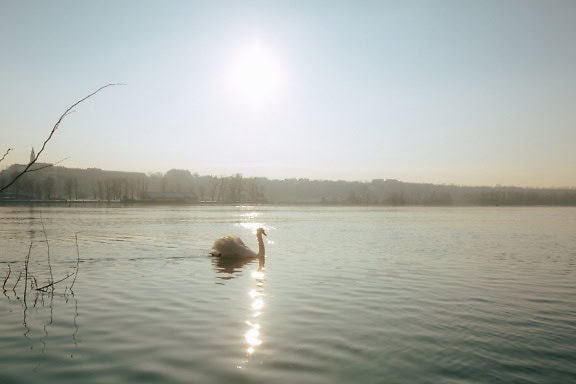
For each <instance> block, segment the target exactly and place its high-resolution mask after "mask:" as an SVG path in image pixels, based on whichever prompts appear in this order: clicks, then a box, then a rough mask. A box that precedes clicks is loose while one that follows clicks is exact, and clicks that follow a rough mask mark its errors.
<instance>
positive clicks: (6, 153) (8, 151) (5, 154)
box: [0, 148, 12, 162]
mask: <svg viewBox="0 0 576 384" xmlns="http://www.w3.org/2000/svg"><path fill="white" fill-rule="evenodd" d="M11 150H12V148H8V149H7V150H6V152H5V153H4V155H3V156H2V158H0V162H2V161H3V160H4V159H5V158H6V156H8V154H9V153H10V151H11Z"/></svg>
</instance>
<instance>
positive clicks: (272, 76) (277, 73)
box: [228, 42, 284, 104]
mask: <svg viewBox="0 0 576 384" xmlns="http://www.w3.org/2000/svg"><path fill="white" fill-rule="evenodd" d="M283 77H284V76H283V73H282V68H281V65H280V63H279V62H278V61H277V60H276V59H275V58H274V57H272V56H271V55H270V54H269V53H267V52H266V51H265V50H264V48H263V47H262V46H261V44H260V43H259V42H253V43H252V45H251V46H249V47H247V48H245V49H243V50H241V51H239V52H238V53H237V54H236V55H235V56H234V57H233V58H232V60H231V63H230V68H229V72H228V84H229V86H230V88H231V91H232V93H233V94H234V95H236V96H237V97H239V98H242V99H245V100H247V101H251V102H253V103H257V104H261V103H265V102H268V101H270V100H271V99H273V98H274V97H275V96H277V95H278V93H279V92H280V91H281V89H282V86H283Z"/></svg>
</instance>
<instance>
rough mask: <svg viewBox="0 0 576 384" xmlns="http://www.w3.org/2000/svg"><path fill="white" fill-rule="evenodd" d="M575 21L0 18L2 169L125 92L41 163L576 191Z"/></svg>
mask: <svg viewBox="0 0 576 384" xmlns="http://www.w3.org/2000/svg"><path fill="white" fill-rule="evenodd" d="M575 18H576V1H574V0H566V1H555V0H550V1H545V0H540V1H530V0H493V1H492V0H482V1H472V0H471V1H460V0H453V1H430V0H426V1H405V0H398V1H385V0H382V1H334V0H332V1H314V0H309V1H270V0H268V1H202V2H201V1H170V0H163V1H102V0H99V1H48V0H47V1H23V0H19V1H10V0H0V52H1V54H0V80H1V81H0V152H2V153H4V151H5V150H6V149H7V148H8V147H12V148H14V150H13V151H12V152H11V154H10V156H9V157H8V159H7V160H5V161H4V162H3V163H2V164H0V169H1V168H4V167H6V166H7V165H9V164H12V163H24V162H27V160H28V157H29V153H30V148H31V147H32V146H34V147H35V148H36V150H38V149H39V147H40V146H41V144H42V142H43V141H44V139H45V138H46V137H47V135H48V133H49V132H50V130H51V128H52V126H53V124H54V123H55V121H56V120H57V118H58V117H59V116H60V114H61V113H63V112H64V111H65V110H66V108H67V107H68V106H70V105H71V104H72V103H74V102H75V101H77V100H78V99H80V98H82V97H84V96H86V95H88V94H89V93H91V92H92V91H94V90H95V89H97V88H98V87H100V86H102V85H104V84H107V83H115V82H121V83H126V85H124V86H117V87H111V88H107V89H105V90H103V91H102V92H101V93H99V94H98V95H96V96H95V97H93V98H91V99H89V100H88V101H87V102H86V103H84V104H82V105H80V106H79V107H78V108H77V110H76V112H74V113H73V114H71V115H70V116H68V117H67V118H66V120H65V121H64V122H63V123H62V125H61V126H60V129H59V131H58V132H57V134H56V135H55V137H54V139H53V140H52V142H51V143H50V144H49V146H48V149H47V150H46V151H45V153H44V156H43V157H42V159H41V160H42V161H44V162H56V161H59V160H61V159H64V158H67V160H66V161H65V162H63V163H62V165H63V166H66V167H80V168H88V167H98V168H103V169H108V170H126V171H141V172H166V171H167V170H169V169H171V168H179V169H188V170H190V171H191V172H198V173H199V174H212V175H231V174H234V173H242V174H243V175H244V176H246V177H250V176H265V177H269V178H291V177H296V178H301V177H304V178H311V179H342V180H362V181H364V180H366V181H369V180H371V179H374V178H383V179H387V178H394V179H399V180H401V181H409V182H431V183H447V184H451V183H454V184H463V185H496V184H504V185H517V186H558V187H562V186H571V187H575V186H576V149H575V148H576V22H574V20H575ZM2 153H0V156H1V154H2Z"/></svg>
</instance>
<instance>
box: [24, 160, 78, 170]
mask: <svg viewBox="0 0 576 384" xmlns="http://www.w3.org/2000/svg"><path fill="white" fill-rule="evenodd" d="M68 159H69V157H65V158H63V159H62V160H58V161H57V162H55V163H53V164H45V165H43V166H41V167H38V168H34V169H29V170H28V172H26V173H31V172H36V171H41V170H43V169H46V168H51V167H55V166H57V165H58V164H60V163H62V162H64V161H66V160H68Z"/></svg>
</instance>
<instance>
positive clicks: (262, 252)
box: [258, 234, 266, 257]
mask: <svg viewBox="0 0 576 384" xmlns="http://www.w3.org/2000/svg"><path fill="white" fill-rule="evenodd" d="M265 255H266V250H265V249H264V240H262V234H258V257H264V256H265Z"/></svg>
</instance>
